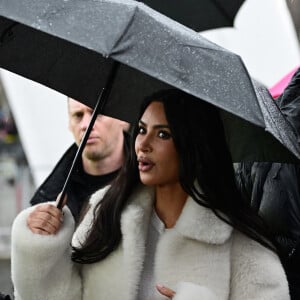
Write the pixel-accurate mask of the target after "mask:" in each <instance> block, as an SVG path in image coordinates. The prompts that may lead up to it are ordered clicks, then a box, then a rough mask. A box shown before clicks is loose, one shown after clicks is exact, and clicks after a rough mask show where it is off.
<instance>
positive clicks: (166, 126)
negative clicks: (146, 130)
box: [139, 120, 170, 129]
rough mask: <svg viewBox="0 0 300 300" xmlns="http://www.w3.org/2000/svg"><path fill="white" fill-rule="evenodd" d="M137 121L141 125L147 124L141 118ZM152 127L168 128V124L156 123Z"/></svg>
mask: <svg viewBox="0 0 300 300" xmlns="http://www.w3.org/2000/svg"><path fill="white" fill-rule="evenodd" d="M139 123H140V124H141V125H143V126H145V127H146V126H147V124H146V123H145V122H143V121H142V120H139ZM153 128H156V129H160V128H168V129H169V128H170V126H169V125H168V124H157V125H154V126H153Z"/></svg>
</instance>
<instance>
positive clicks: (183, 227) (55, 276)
mask: <svg viewBox="0 0 300 300" xmlns="http://www.w3.org/2000/svg"><path fill="white" fill-rule="evenodd" d="M102 195H103V190H100V191H99V192H97V193H96V194H94V195H93V197H92V199H91V204H92V206H91V207H93V206H94V205H95V203H97V202H98V201H99V199H101V197H102ZM131 198H132V199H131V201H130V204H129V205H128V206H127V208H126V209H125V211H124V212H123V214H122V219H121V229H122V234H123V240H122V243H121V245H120V246H119V247H118V249H117V250H116V251H114V252H113V253H111V254H110V255H109V256H108V257H107V258H106V259H105V260H103V261H101V262H98V263H94V264H90V265H83V266H78V265H75V264H73V263H72V261H71V260H70V243H71V240H72V238H73V241H72V242H73V244H74V245H78V242H80V241H82V240H83V239H84V236H85V232H86V229H87V228H89V225H90V222H91V219H92V209H90V210H89V212H88V213H87V215H86V217H85V219H84V220H83V222H82V223H81V224H80V226H79V227H78V229H77V230H76V232H75V234H74V235H73V232H74V223H73V218H72V216H71V214H70V212H69V211H68V209H65V221H64V225H63V228H62V229H61V230H60V232H59V233H58V234H57V235H54V236H41V235H37V234H33V233H31V231H30V230H29V229H28V228H27V226H26V219H27V216H28V213H29V211H30V210H31V209H32V208H29V209H27V210H25V211H23V212H22V213H20V215H19V216H18V217H17V218H16V220H15V222H14V225H13V232H12V279H13V283H14V286H15V296H16V299H17V300H18V299H22V300H35V299H36V300H38V299H41V300H45V299H49V300H77V299H78V300H96V299H97V300H119V299H120V300H136V295H137V291H138V284H139V281H140V275H141V272H142V267H143V261H144V253H145V236H146V233H147V228H148V223H149V219H150V215H151V211H152V207H153V195H152V191H151V190H150V189H148V188H140V189H138V190H137V191H136V192H135V193H134V194H133V195H132V197H131ZM154 274H155V282H157V283H160V284H163V285H166V286H167V287H169V288H171V289H173V290H175V291H176V296H175V297H174V298H173V299H174V300H250V299H251V300H255V299H257V300H287V299H290V298H289V291H288V284H287V280H286V276H285V274H284V271H283V268H282V266H281V264H280V262H279V259H278V257H277V256H276V255H275V254H274V253H272V252H271V251H269V250H267V249H266V248H264V247H263V246H261V245H260V244H258V243H256V242H254V241H253V240H251V239H249V238H247V237H246V236H244V235H243V234H241V233H239V232H237V231H235V230H233V229H232V228H231V227H230V226H228V225H227V224H225V223H224V222H223V221H221V220H220V219H219V218H217V217H216V216H215V215H214V214H213V213H212V212H211V210H208V209H206V208H204V207H202V206H199V205H198V204H196V203H195V202H194V201H193V200H192V199H188V201H187V202H186V204H185V206H184V209H183V211H182V214H181V216H180V217H179V219H178V221H177V223H176V225H175V227H174V228H173V229H171V230H167V231H166V232H165V233H163V234H162V236H161V238H160V241H159V243H158V246H157V252H156V256H155V266H154ZM156 299H166V298H164V297H162V296H158V294H157V298H156ZM138 300H150V299H138Z"/></svg>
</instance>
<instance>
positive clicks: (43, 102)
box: [0, 70, 72, 186]
mask: <svg viewBox="0 0 300 300" xmlns="http://www.w3.org/2000/svg"><path fill="white" fill-rule="evenodd" d="M0 78H1V80H2V84H3V86H4V90H5V93H6V96H7V98H8V102H9V105H10V108H11V110H12V113H13V116H14V119H15V122H16V125H17V128H18V132H19V135H20V138H21V142H22V146H23V148H24V152H25V154H26V157H27V160H28V163H29V166H30V169H31V172H32V176H33V180H34V184H35V185H36V186H38V185H39V184H40V183H41V182H42V181H43V180H44V179H45V178H46V176H47V175H48V174H49V172H50V171H51V170H52V168H53V167H54V165H55V164H56V162H57V161H58V159H59V158H60V157H61V155H62V154H63V152H64V151H65V150H66V149H67V147H69V146H70V145H71V143H72V136H71V133H70V132H69V130H68V123H67V120H68V118H67V97H66V96H64V95H62V94H59V93H57V92H55V91H54V90H51V89H49V88H46V87H45V86H42V85H40V84H38V83H35V82H33V81H30V80H27V79H24V78H23V77H21V76H18V75H15V74H13V73H11V72H8V71H4V70H1V71H0Z"/></svg>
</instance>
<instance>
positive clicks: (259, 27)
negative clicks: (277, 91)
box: [201, 0, 300, 87]
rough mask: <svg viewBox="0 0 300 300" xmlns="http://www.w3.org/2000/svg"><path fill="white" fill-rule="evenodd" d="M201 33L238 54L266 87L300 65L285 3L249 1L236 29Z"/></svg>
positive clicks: (292, 27)
mask: <svg viewBox="0 0 300 300" xmlns="http://www.w3.org/2000/svg"><path fill="white" fill-rule="evenodd" d="M299 30H300V28H299ZM201 34H202V35H203V36H205V37H206V38H208V39H210V40H211V41H213V42H215V43H217V44H219V45H221V46H223V47H224V48H227V49H229V50H231V51H233V52H235V53H237V54H239V55H240V56H241V57H242V59H243V61H244V62H245V64H246V67H247V69H248V71H249V73H250V75H251V76H252V77H253V78H255V79H257V80H259V81H260V82H261V83H263V84H265V85H266V86H267V87H271V86H273V85H274V84H275V83H276V82H277V81H279V80H280V79H281V78H282V77H283V76H284V75H285V74H287V73H288V72H289V71H290V70H292V69H293V68H294V67H295V66H297V65H299V64H300V49H299V42H298V39H297V33H296V30H295V28H294V26H293V22H292V18H291V15H290V12H289V10H288V7H287V4H286V0H246V1H245V3H244V4H243V5H242V7H241V9H240V10H239V12H238V14H237V16H236V19H235V24H234V27H233V28H221V29H216V30H208V31H204V32H201Z"/></svg>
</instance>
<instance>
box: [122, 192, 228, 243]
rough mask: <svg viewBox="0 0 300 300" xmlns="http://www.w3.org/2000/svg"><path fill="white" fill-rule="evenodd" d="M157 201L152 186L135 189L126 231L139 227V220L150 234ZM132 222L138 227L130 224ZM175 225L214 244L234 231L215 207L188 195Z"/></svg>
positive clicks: (124, 221)
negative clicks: (212, 207)
mask: <svg viewBox="0 0 300 300" xmlns="http://www.w3.org/2000/svg"><path fill="white" fill-rule="evenodd" d="M153 201H154V191H153V189H152V188H149V187H145V186H140V187H138V188H137V189H136V190H135V192H134V193H133V194H132V195H131V197H130V199H129V205H128V206H127V208H126V210H125V211H124V213H123V216H122V222H121V223H122V232H123V234H126V232H132V230H134V231H136V230H137V229H136V227H137V226H136V225H137V224H139V225H140V226H138V227H139V230H141V234H142V235H145V234H146V231H147V228H148V227H147V226H148V223H149V219H150V216H151V212H152V207H153ZM145 221H146V222H145ZM145 223H146V224H147V225H145ZM131 226H134V227H135V228H130V227H131ZM175 229H176V230H177V231H178V232H180V233H181V234H182V235H183V236H185V237H188V238H191V239H195V240H198V241H201V242H205V243H210V244H223V243H225V242H226V241H227V240H228V239H229V237H230V235H231V233H232V227H231V226H230V225H228V224H226V223H225V222H224V221H222V220H221V219H220V218H219V217H217V216H216V215H215V214H214V212H213V211H212V210H211V209H208V208H206V207H204V206H201V205H199V204H197V203H196V202H195V201H194V200H193V199H192V198H191V197H188V199H187V202H186V204H185V206H184V207H183V210H182V213H181V215H180V217H179V219H178V220H177V223H176V225H175ZM140 237H141V236H140Z"/></svg>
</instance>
